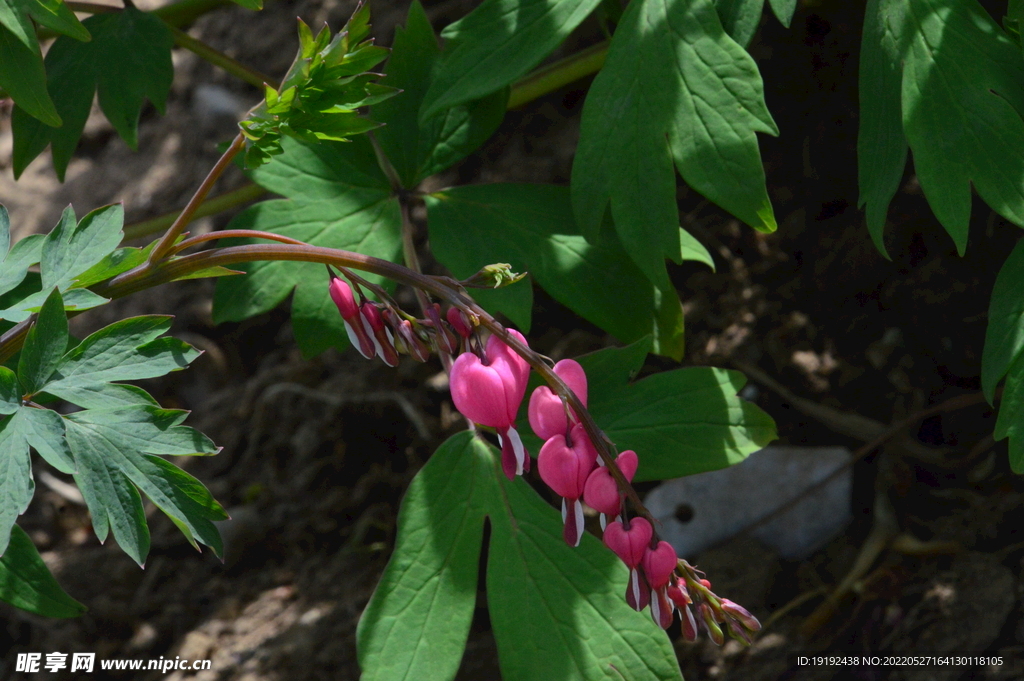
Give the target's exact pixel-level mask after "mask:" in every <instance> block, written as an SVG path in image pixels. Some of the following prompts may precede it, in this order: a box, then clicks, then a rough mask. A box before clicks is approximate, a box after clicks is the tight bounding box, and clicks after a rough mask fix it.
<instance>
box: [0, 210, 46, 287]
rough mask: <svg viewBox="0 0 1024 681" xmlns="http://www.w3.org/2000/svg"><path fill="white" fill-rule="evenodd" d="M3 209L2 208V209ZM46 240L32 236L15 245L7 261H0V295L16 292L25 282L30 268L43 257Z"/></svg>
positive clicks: (4, 211)
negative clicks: (16, 288) (15, 289)
mask: <svg viewBox="0 0 1024 681" xmlns="http://www.w3.org/2000/svg"><path fill="white" fill-rule="evenodd" d="M2 208H3V207H2V206H0V209H2ZM2 215H4V216H6V215H7V211H6V210H3V211H2ZM45 240H46V237H45V236H43V235H42V234H31V235H29V236H27V237H25V238H24V239H22V240H20V241H19V242H18V243H16V244H14V247H13V248H12V249H11V251H10V252H9V253H5V255H6V256H7V257H6V259H0V295H3V294H5V293H7V292H8V291H12V290H14V288H15V287H16V286H18V284H20V283H21V282H22V281H24V280H25V276H26V275H27V274H28V268H29V267H31V266H32V265H35V264H36V263H38V262H39V260H40V258H41V257H42V252H43V243H44V242H45Z"/></svg>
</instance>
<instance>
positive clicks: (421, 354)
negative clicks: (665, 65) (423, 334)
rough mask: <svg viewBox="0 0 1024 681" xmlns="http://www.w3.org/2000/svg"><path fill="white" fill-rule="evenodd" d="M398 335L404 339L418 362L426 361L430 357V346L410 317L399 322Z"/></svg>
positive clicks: (410, 352)
mask: <svg viewBox="0 0 1024 681" xmlns="http://www.w3.org/2000/svg"><path fill="white" fill-rule="evenodd" d="M398 337H399V338H401V339H402V342H403V343H404V344H405V347H406V348H407V349H408V352H409V354H410V355H411V356H412V358H413V359H415V360H416V361H417V362H426V361H427V360H428V359H430V347H429V346H428V345H427V344H426V343H424V342H423V339H422V338H420V336H419V334H418V333H416V330H415V329H414V328H413V326H412V322H410V321H409V320H408V319H403V320H402V321H400V322H399V323H398Z"/></svg>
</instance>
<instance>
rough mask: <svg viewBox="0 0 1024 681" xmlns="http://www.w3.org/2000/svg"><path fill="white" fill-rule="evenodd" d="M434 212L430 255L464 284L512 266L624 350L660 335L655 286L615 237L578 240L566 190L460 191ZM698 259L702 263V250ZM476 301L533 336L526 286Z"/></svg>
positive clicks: (435, 200) (437, 203)
mask: <svg viewBox="0 0 1024 681" xmlns="http://www.w3.org/2000/svg"><path fill="white" fill-rule="evenodd" d="M427 209H428V215H429V220H430V247H431V250H432V251H433V252H434V254H435V255H437V257H438V259H439V260H440V261H441V262H442V263H444V264H445V265H446V266H447V267H448V268H449V269H450V270H451V271H452V272H453V273H454V274H455V276H457V277H460V278H465V277H468V276H470V275H472V274H473V273H474V272H476V271H477V270H479V269H480V268H481V267H483V266H484V265H488V264H491V263H494V262H507V263H509V264H511V265H512V269H513V271H516V272H525V271H528V272H530V274H531V275H533V278H534V279H535V280H536V281H537V283H538V284H540V285H541V286H543V287H544V289H545V290H547V291H548V293H550V294H551V295H552V296H553V297H554V298H555V299H556V300H558V301H559V302H561V303H563V304H564V305H566V306H567V307H569V308H570V309H572V310H573V311H575V312H577V313H578V314H579V315H580V316H582V317H584V318H585V319H587V320H588V321H590V322H593V323H594V324H596V325H598V326H599V327H601V328H602V329H604V330H606V331H608V332H609V333H611V334H614V335H615V336H617V337H618V338H620V339H621V340H623V341H625V342H632V341H635V340H637V339H639V338H643V337H644V336H647V335H650V334H651V333H652V332H653V331H654V328H655V325H656V321H655V301H654V294H653V287H652V286H651V284H650V282H648V281H647V279H646V278H645V277H644V274H643V273H642V272H641V271H640V270H639V268H638V267H637V266H636V265H635V264H634V263H633V262H632V260H630V258H629V257H628V256H626V255H625V254H624V253H623V252H622V247H621V245H620V244H619V243H618V240H617V238H616V237H615V235H614V234H606V235H604V238H603V239H601V240H599V241H596V242H595V243H590V242H588V241H587V240H586V239H584V238H583V237H582V236H581V235H580V234H579V230H578V229H577V227H576V223H575V220H574V219H573V215H572V204H571V202H570V199H569V191H568V189H567V188H565V187H558V186H555V185H542V184H493V185H469V186H465V187H454V188H451V189H446V190H444V191H441V192H436V193H434V194H432V195H430V196H428V197H427ZM687 236H689V235H687ZM697 245H698V246H699V244H697ZM700 248H703V247H700ZM706 253H707V252H706V251H704V254H705V255H706ZM694 254H695V256H696V257H701V256H700V255H699V253H696V249H694ZM472 294H473V296H474V297H476V298H477V299H478V300H479V301H480V302H481V303H482V304H484V306H485V307H487V306H488V304H489V303H490V304H491V305H493V307H494V309H497V310H500V311H501V312H504V313H505V314H506V315H508V317H509V318H510V319H512V320H513V321H514V322H516V324H517V325H519V326H520V328H524V329H528V328H529V326H528V324H529V320H530V311H531V307H532V302H533V301H532V296H531V295H530V288H529V286H528V285H526V284H525V283H524V284H516V285H513V286H509V287H507V288H503V289H498V290H496V291H481V290H474V291H472ZM499 296H503V297H499ZM676 307H678V302H677V303H676ZM663 341H664V342H666V343H670V342H671V339H663Z"/></svg>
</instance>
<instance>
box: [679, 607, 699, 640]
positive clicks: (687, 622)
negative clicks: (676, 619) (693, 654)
mask: <svg viewBox="0 0 1024 681" xmlns="http://www.w3.org/2000/svg"><path fill="white" fill-rule="evenodd" d="M677 605H678V603H677ZM678 607H679V616H680V619H681V620H682V624H683V639H684V640H687V641H689V642H690V643H693V642H694V641H696V640H697V620H695V619H693V610H691V609H690V607H689V606H687V605H679V606H678Z"/></svg>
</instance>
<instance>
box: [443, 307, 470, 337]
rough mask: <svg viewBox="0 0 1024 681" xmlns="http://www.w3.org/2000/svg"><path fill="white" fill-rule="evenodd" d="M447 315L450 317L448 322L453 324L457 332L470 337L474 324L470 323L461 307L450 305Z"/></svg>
mask: <svg viewBox="0 0 1024 681" xmlns="http://www.w3.org/2000/svg"><path fill="white" fill-rule="evenodd" d="M445 317H446V318H447V319H448V323H449V324H451V325H452V328H453V329H455V333H457V334H459V335H460V336H462V337H463V338H469V337H470V336H471V335H472V334H473V325H472V324H470V323H469V318H468V317H466V314H465V313H464V312H463V311H462V310H460V309H459V308H457V307H449V308H448V312H447V313H445Z"/></svg>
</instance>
